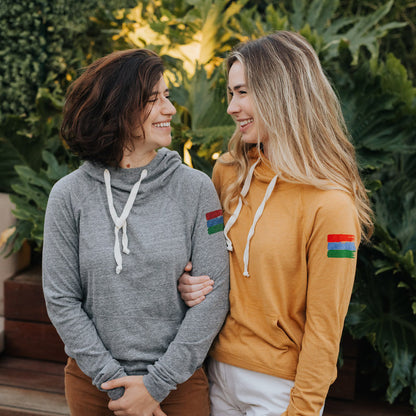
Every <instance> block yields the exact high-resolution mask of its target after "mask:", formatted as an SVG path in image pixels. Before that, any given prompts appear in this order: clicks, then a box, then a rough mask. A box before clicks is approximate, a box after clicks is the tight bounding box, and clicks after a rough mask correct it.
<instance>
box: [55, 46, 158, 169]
mask: <svg viewBox="0 0 416 416" xmlns="http://www.w3.org/2000/svg"><path fill="white" fill-rule="evenodd" d="M163 71H164V67H163V62H162V59H161V58H160V57H159V56H158V55H157V54H156V53H155V52H153V51H150V50H148V49H129V50H124V51H117V52H113V53H111V54H109V55H107V56H104V57H103V58H100V59H98V60H96V61H95V62H93V63H92V64H91V65H89V66H88V67H87V68H86V70H85V71H84V72H83V74H82V75H81V76H80V77H79V78H78V79H76V80H75V81H74V82H73V83H72V84H71V85H70V87H69V88H68V92H67V96H66V101H65V105H64V110H63V121H62V125H61V136H62V138H63V139H64V140H65V142H66V143H67V144H68V146H69V148H70V149H71V151H72V152H74V153H75V154H76V155H78V156H79V157H80V158H81V159H83V160H90V161H93V162H98V163H101V164H104V165H108V166H118V165H119V163H120V161H121V159H122V157H123V152H124V150H125V149H128V148H131V145H132V144H133V140H135V139H137V137H138V136H141V137H143V138H144V131H143V123H144V121H145V120H146V118H147V117H148V114H145V111H144V109H145V107H146V104H147V102H148V101H149V99H150V96H151V94H152V92H153V89H154V87H155V85H156V84H157V83H158V82H159V80H160V77H161V76H162V75H163ZM140 130H141V132H142V134H139V135H138V132H140Z"/></svg>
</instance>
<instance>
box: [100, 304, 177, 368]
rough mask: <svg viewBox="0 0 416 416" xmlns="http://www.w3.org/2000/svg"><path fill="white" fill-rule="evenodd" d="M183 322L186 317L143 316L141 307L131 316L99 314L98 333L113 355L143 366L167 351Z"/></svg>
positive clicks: (118, 358)
mask: <svg viewBox="0 0 416 416" xmlns="http://www.w3.org/2000/svg"><path fill="white" fill-rule="evenodd" d="M181 322H182V318H178V319H167V318H166V317H163V318H162V317H157V316H153V317H151V316H146V317H143V314H142V313H141V311H139V310H138V311H137V313H136V314H131V315H129V316H117V315H110V314H109V315H99V316H96V317H95V325H96V328H97V332H98V335H99V336H100V338H101V340H102V342H103V343H104V345H105V346H106V348H107V349H108V350H109V351H110V352H111V354H112V356H113V357H114V358H115V359H117V360H119V361H120V362H124V361H128V362H130V363H134V362H135V363H138V366H139V367H142V368H141V369H145V368H146V366H147V365H148V364H153V363H154V362H155V361H156V360H157V359H158V358H160V357H161V356H162V355H163V354H164V353H165V352H166V350H167V348H168V346H169V344H170V343H171V342H172V341H173V339H174V338H175V336H176V334H177V332H178V329H179V326H180V324H181ZM139 363H141V365H140V364H139Z"/></svg>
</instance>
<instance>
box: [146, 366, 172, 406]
mask: <svg viewBox="0 0 416 416" xmlns="http://www.w3.org/2000/svg"><path fill="white" fill-rule="evenodd" d="M152 370H153V371H152ZM154 371H155V370H154V367H152V368H149V373H148V374H146V375H145V376H144V377H143V383H144V386H145V387H146V389H147V391H148V392H149V394H150V395H151V396H152V397H153V398H154V399H155V400H156V401H157V402H159V403H160V402H161V401H163V399H165V398H166V396H167V395H168V394H169V393H170V392H171V390H175V389H176V386H172V385H171V384H168V383H166V382H165V381H164V380H162V379H161V378H160V377H158V376H157V375H156V374H155V373H154Z"/></svg>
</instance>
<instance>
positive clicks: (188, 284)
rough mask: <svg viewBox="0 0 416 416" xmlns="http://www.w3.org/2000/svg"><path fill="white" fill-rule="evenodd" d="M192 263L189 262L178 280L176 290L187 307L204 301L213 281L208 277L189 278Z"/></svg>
mask: <svg viewBox="0 0 416 416" xmlns="http://www.w3.org/2000/svg"><path fill="white" fill-rule="evenodd" d="M191 270H192V263H191V262H190V261H189V262H188V264H187V265H186V266H185V271H184V273H183V274H182V276H181V277H180V278H179V284H178V290H179V292H180V293H181V298H182V299H183V301H184V302H185V303H186V305H187V306H189V307H191V306H195V305H198V304H199V303H201V302H202V301H203V300H204V299H205V295H207V294H208V293H210V292H211V291H212V286H213V285H214V281H213V280H212V279H210V277H209V276H191V275H190V274H189V272H191Z"/></svg>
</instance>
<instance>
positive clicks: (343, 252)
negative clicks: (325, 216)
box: [327, 234, 356, 259]
mask: <svg viewBox="0 0 416 416" xmlns="http://www.w3.org/2000/svg"><path fill="white" fill-rule="evenodd" d="M354 240H355V237H354V236H353V235H352V234H328V254H327V255H328V257H332V258H345V259H353V258H354V257H355V252H356V247H355V242H354Z"/></svg>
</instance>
